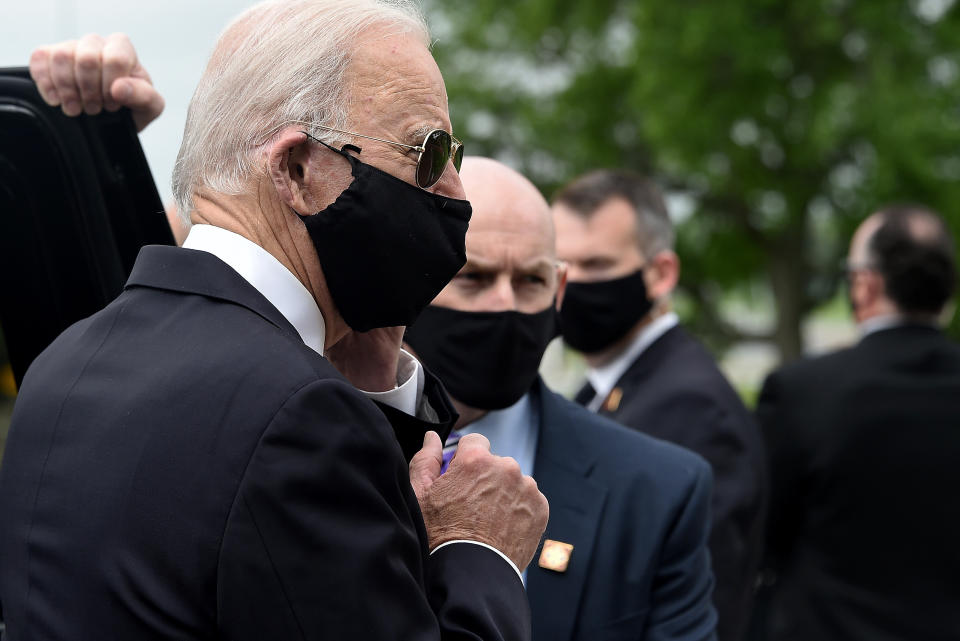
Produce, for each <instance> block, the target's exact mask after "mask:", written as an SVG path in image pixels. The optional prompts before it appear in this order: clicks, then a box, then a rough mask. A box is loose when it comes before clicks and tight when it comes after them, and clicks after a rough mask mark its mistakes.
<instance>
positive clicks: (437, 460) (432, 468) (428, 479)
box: [410, 431, 443, 500]
mask: <svg viewBox="0 0 960 641" xmlns="http://www.w3.org/2000/svg"><path fill="white" fill-rule="evenodd" d="M442 463H443V443H441V442H440V436H439V435H438V434H437V433H436V432H434V431H430V432H427V433H426V435H425V436H424V437H423V447H422V448H421V449H420V451H419V452H417V453H416V454H414V455H413V458H412V459H410V485H412V486H413V492H414V493H415V494H416V495H417V499H418V500H420V499H421V498H422V497H423V494H424V492H426V491H427V490H428V489H429V488H430V486H431V485H433V482H434V481H436V480H437V479H438V478H439V477H440V466H441V464H442Z"/></svg>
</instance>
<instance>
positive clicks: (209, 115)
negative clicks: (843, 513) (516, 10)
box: [0, 0, 547, 641]
mask: <svg viewBox="0 0 960 641" xmlns="http://www.w3.org/2000/svg"><path fill="white" fill-rule="evenodd" d="M428 43H429V38H428V35H427V31H426V27H425V25H424V22H423V20H422V18H421V17H420V15H419V14H418V13H417V12H416V11H415V10H414V9H413V8H412V7H411V6H410V5H409V4H408V3H406V2H402V1H399V0H397V1H394V2H376V1H374V0H297V1H289V0H287V1H283V0H276V1H272V2H266V3H263V4H260V5H257V6H255V7H253V8H251V9H249V10H248V11H246V12H245V13H243V14H242V15H241V16H239V17H238V18H237V19H236V20H235V21H234V22H233V23H232V24H231V25H229V26H228V27H227V29H226V30H225V32H224V33H223V35H222V36H221V38H220V40H219V42H218V44H217V46H216V48H215V50H214V52H213V55H212V58H211V60H210V63H209V65H208V67H207V69H206V71H205V73H204V75H203V77H202V79H201V81H200V84H199V86H198V88H197V91H196V93H195V95H194V98H193V100H192V102H191V105H190V111H189V114H188V118H187V123H186V127H185V131H184V139H183V144H182V148H181V151H180V156H179V159H178V163H177V168H176V172H175V177H174V191H175V193H176V197H177V200H178V205H179V210H180V212H181V214H182V215H183V216H185V217H187V218H189V220H190V222H191V223H192V224H193V227H192V230H191V232H190V235H189V236H188V238H187V240H186V243H185V247H184V248H176V247H146V248H144V249H143V250H142V252H141V254H140V256H139V258H138V260H137V263H136V266H135V267H134V270H133V273H132V274H131V276H130V279H129V281H128V283H127V286H126V288H125V290H124V292H123V293H122V294H121V295H120V296H119V297H118V298H117V299H116V300H115V301H114V302H113V303H111V304H110V305H109V306H107V307H106V308H105V309H104V310H102V311H101V312H99V313H97V314H95V315H93V316H91V317H90V318H88V319H85V320H83V321H81V322H79V323H77V324H75V325H74V326H72V327H71V328H69V329H68V330H67V331H65V332H64V333H63V334H62V335H61V336H60V337H59V338H58V339H57V340H56V341H55V342H54V343H53V344H52V345H51V346H50V347H49V348H48V349H47V350H46V351H45V352H44V353H43V354H41V355H40V356H39V357H38V358H37V359H36V361H35V362H34V363H33V365H32V366H31V368H30V370H29V371H28V373H27V375H26V377H25V379H24V381H23V385H22V387H21V389H20V395H19V398H18V401H17V405H16V408H15V412H14V417H13V421H12V426H11V431H10V437H9V442H8V445H7V449H6V458H5V460H4V464H3V467H2V473H0V513H2V514H3V527H2V531H0V606H2V615H3V618H4V619H5V621H6V626H7V628H6V635H7V637H8V638H9V639H11V640H17V641H26V640H30V639H65V638H70V639H98V640H99V639H104V638H116V639H201V638H202V639H212V638H226V639H320V638H324V639H325V638H329V639H376V640H382V639H404V640H410V639H439V638H443V639H511V640H513V639H526V638H529V610H528V606H527V603H526V597H525V595H524V592H523V587H522V584H521V580H520V576H519V573H520V571H521V570H522V569H523V568H524V567H525V566H526V565H527V563H528V562H529V561H530V559H531V558H532V556H533V553H534V551H535V549H536V547H537V544H538V541H539V538H540V535H541V534H542V532H543V530H544V527H545V525H546V519H547V504H546V499H545V498H544V497H543V495H542V494H540V492H539V491H538V490H537V487H536V483H534V481H533V480H532V479H531V478H530V477H528V476H525V475H523V473H522V472H521V469H520V467H519V465H518V464H517V463H516V461H514V460H512V459H508V458H503V457H498V456H494V455H493V454H491V453H490V451H489V443H488V442H487V440H486V439H485V438H483V437H482V436H480V435H475V436H473V437H470V438H465V439H463V440H462V441H461V444H460V447H459V450H458V452H457V456H456V458H455V460H454V461H453V463H452V464H450V466H449V469H448V470H447V471H446V473H445V474H444V475H443V476H440V466H441V435H442V436H446V433H447V432H448V431H449V428H450V425H451V424H452V423H453V422H454V421H455V420H456V414H455V412H454V411H453V409H452V407H451V405H450V403H449V401H448V400H447V399H446V397H445V395H444V394H443V392H442V390H441V388H440V387H439V385H438V384H437V382H436V380H435V379H433V378H432V377H431V376H430V375H429V374H427V373H425V371H424V370H423V368H422V367H421V366H420V364H419V363H418V362H417V361H416V360H415V359H413V358H412V357H411V356H410V355H409V354H407V353H406V352H404V351H402V350H401V339H402V335H403V331H404V330H403V326H404V325H406V324H408V323H410V322H412V321H413V319H414V318H416V316H417V315H418V314H419V312H420V311H421V309H422V308H423V307H424V306H426V305H427V304H428V303H429V302H430V300H431V299H432V298H433V297H434V296H435V295H436V294H437V293H438V292H439V291H440V290H441V288H442V287H443V286H444V285H445V284H446V282H447V281H448V280H449V279H450V277H452V276H453V275H454V274H455V273H456V272H457V270H458V269H459V268H460V267H461V266H462V264H463V262H464V252H465V250H464V234H465V232H466V227H467V221H468V220H469V217H470V206H469V204H468V203H467V202H466V201H465V200H463V189H462V187H461V184H460V180H459V178H458V175H457V171H456V168H457V167H458V166H459V159H460V157H461V154H462V151H461V147H460V144H459V142H458V141H456V139H454V138H453V137H452V136H451V134H450V133H449V132H450V121H449V117H448V114H447V99H446V94H445V89H444V85H443V80H442V78H441V76H440V72H439V71H438V69H437V67H436V64H435V63H434V61H433V59H432V58H431V56H430V54H429V52H428V50H427V45H428ZM31 62H32V64H31V66H32V71H33V74H34V77H35V79H36V80H37V84H38V87H39V89H40V91H41V93H42V94H43V95H44V97H45V98H46V99H47V100H48V102H50V103H51V104H60V105H62V107H63V110H64V111H65V112H66V113H68V114H70V115H75V114H78V113H80V112H81V111H86V112H88V113H96V112H97V111H98V110H99V109H101V108H107V109H115V108H117V107H118V105H120V104H125V105H128V106H131V107H133V108H134V116H135V119H136V120H137V123H138V125H139V126H141V127H142V126H144V125H145V124H146V122H148V121H149V120H150V119H151V118H153V117H155V116H156V115H157V114H158V113H159V110H160V109H162V99H160V98H159V96H158V95H157V94H156V92H155V91H154V90H153V89H152V87H151V86H150V84H149V77H148V76H147V75H146V73H145V72H144V71H143V69H142V68H141V67H140V66H139V64H138V63H137V62H136V57H135V54H133V50H132V47H131V46H130V44H129V41H127V40H126V39H125V38H124V37H121V36H112V37H110V38H108V39H106V40H104V39H101V38H99V37H96V36H88V37H85V38H84V39H82V40H81V41H79V42H73V43H65V44H62V45H57V46H53V47H48V48H44V49H41V50H39V51H38V52H37V53H36V54H35V56H34V58H33V60H32V61H31ZM360 390H363V391H360ZM437 432H439V433H440V435H438V433H437ZM421 445H422V447H421ZM405 457H406V458H405ZM407 458H412V460H411V461H410V463H409V466H408V463H407V460H406V459H407Z"/></svg>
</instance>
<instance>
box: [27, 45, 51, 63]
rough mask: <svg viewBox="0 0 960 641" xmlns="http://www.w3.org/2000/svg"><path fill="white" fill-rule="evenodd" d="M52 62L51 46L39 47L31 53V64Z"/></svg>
mask: <svg viewBox="0 0 960 641" xmlns="http://www.w3.org/2000/svg"><path fill="white" fill-rule="evenodd" d="M48 62H50V49H49V47H38V48H36V49H34V50H33V53H31V54H30V66H31V67H32V66H34V65H45V64H47V63H48Z"/></svg>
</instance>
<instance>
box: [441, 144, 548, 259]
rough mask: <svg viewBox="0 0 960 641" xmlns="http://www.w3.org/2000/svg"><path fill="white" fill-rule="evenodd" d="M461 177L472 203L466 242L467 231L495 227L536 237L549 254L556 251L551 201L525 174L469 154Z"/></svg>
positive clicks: (464, 160)
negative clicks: (471, 214)
mask: <svg viewBox="0 0 960 641" xmlns="http://www.w3.org/2000/svg"><path fill="white" fill-rule="evenodd" d="M460 180H461V181H462V182H463V189H464V191H465V192H466V194H467V200H469V201H470V204H471V205H472V206H473V217H472V218H471V219H470V231H468V232H467V242H468V244H469V242H470V241H469V238H470V232H472V231H474V230H486V229H490V228H494V229H497V230H499V231H501V232H503V233H508V232H509V233H516V234H521V235H525V236H529V237H531V238H536V239H538V240H539V241H541V242H542V244H543V246H544V248H546V249H548V250H549V254H550V255H551V256H555V255H556V249H555V244H556V233H555V231H554V228H553V217H552V216H551V215H550V205H549V204H548V203H547V201H546V199H545V198H544V197H543V195H542V194H541V193H540V191H539V190H538V189H537V188H536V186H534V184H533V183H532V182H530V181H529V180H527V178H526V177H524V176H523V175H522V174H520V173H519V172H517V171H514V170H513V169H511V168H510V167H507V166H506V165H504V164H503V163H501V162H497V161H496V160H492V159H490V158H482V157H479V156H468V157H466V158H464V159H463V165H462V166H461V167H460Z"/></svg>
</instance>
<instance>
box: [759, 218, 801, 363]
mask: <svg viewBox="0 0 960 641" xmlns="http://www.w3.org/2000/svg"><path fill="white" fill-rule="evenodd" d="M805 237H806V234H805V233H804V232H803V231H800V230H795V231H794V233H788V234H786V235H785V236H783V237H782V238H781V239H780V242H778V243H776V246H775V248H773V249H772V251H771V252H770V255H769V265H770V286H771V288H772V289H773V299H774V301H775V303H776V307H777V322H776V327H775V329H774V342H775V343H776V345H777V348H778V349H779V350H780V359H781V361H782V362H784V363H786V362H789V361H793V360H796V359H798V358H800V357H801V356H802V355H803V333H802V331H801V327H802V323H803V317H804V316H805V315H806V312H807V295H806V287H807V279H808V270H807V268H806V260H805V257H804V255H803V247H804V240H805Z"/></svg>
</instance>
